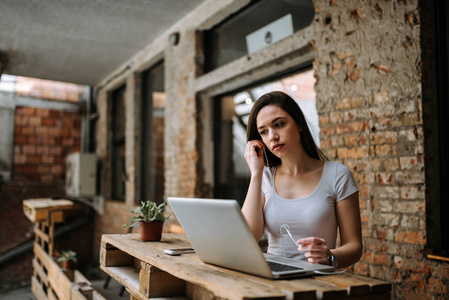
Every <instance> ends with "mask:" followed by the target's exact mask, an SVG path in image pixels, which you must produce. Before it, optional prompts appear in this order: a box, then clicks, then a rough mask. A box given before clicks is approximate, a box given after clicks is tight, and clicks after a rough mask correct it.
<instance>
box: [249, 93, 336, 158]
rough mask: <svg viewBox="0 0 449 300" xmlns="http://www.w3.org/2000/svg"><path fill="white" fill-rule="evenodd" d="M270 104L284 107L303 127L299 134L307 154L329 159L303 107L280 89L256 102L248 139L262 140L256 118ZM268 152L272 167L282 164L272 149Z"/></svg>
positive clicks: (250, 115) (252, 111) (250, 121)
mask: <svg viewBox="0 0 449 300" xmlns="http://www.w3.org/2000/svg"><path fill="white" fill-rule="evenodd" d="M268 105H276V106H277V107H279V108H281V109H283V110H284V111H285V112H286V113H288V114H289V115H290V116H291V117H292V118H293V120H294V121H295V122H296V124H297V125H298V126H299V128H301V129H302V130H301V131H300V132H299V134H300V138H301V144H302V146H303V147H304V151H305V152H306V153H307V155H309V156H310V157H312V158H315V159H319V160H323V161H324V160H328V159H327V157H326V155H324V153H323V152H322V151H321V150H320V148H318V147H317V145H316V144H315V141H314V140H313V137H312V134H311V133H310V130H309V126H308V125H307V121H306V119H305V117H304V114H303V112H302V110H301V108H300V107H299V106H298V104H297V103H296V101H295V100H293V99H292V98H291V97H290V96H289V95H287V94H285V93H283V92H279V91H274V92H270V93H267V94H264V95H262V96H261V97H260V98H259V99H257V101H256V102H255V103H254V105H253V107H252V109H251V112H250V114H249V118H248V127H247V129H246V139H247V141H251V140H262V137H261V136H260V134H259V130H257V122H256V119H257V115H258V114H259V112H260V110H261V109H262V108H264V107H265V106H268ZM265 148H267V147H265ZM266 154H267V159H268V163H269V165H270V167H271V166H278V165H280V164H281V159H280V158H279V157H277V156H276V155H274V154H273V153H271V151H266ZM266 163H267V162H265V164H266Z"/></svg>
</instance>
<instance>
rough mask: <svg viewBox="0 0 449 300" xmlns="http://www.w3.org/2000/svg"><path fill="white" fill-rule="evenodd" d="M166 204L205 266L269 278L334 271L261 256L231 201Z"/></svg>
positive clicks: (189, 200) (181, 200) (194, 200)
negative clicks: (207, 264) (210, 265)
mask: <svg viewBox="0 0 449 300" xmlns="http://www.w3.org/2000/svg"><path fill="white" fill-rule="evenodd" d="M168 203H169V204H170V206H171V207H172V209H173V211H174V213H175V215H176V217H177V218H178V220H179V222H180V224H181V226H182V228H183V229H184V231H185V233H186V235H187V238H188V239H189V241H190V243H191V244H192V247H193V248H194V249H195V252H196V253H197V255H198V257H199V258H200V259H201V260H202V261H204V262H206V263H210V264H214V265H217V266H221V267H225V268H229V269H233V270H238V271H241V272H245V273H250V274H254V275H258V276H262V277H266V278H272V279H279V278H288V277H300V276H307V275H313V274H316V271H317V272H330V271H333V270H334V269H333V267H331V266H325V265H320V264H311V263H308V262H306V261H301V260H294V259H289V258H285V257H280V256H275V255H270V254H266V253H265V254H264V253H263V252H262V251H261V249H260V247H259V244H258V243H257V241H256V239H255V237H254V235H253V234H252V232H251V230H250V229H249V227H248V224H247V223H246V220H245V219H244V217H243V215H242V213H241V211H240V205H239V204H238V203H237V201H235V200H218V199H200V198H175V197H169V198H168ZM279 265H280V266H279ZM270 266H272V267H271V268H270Z"/></svg>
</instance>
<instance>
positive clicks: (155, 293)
mask: <svg viewBox="0 0 449 300" xmlns="http://www.w3.org/2000/svg"><path fill="white" fill-rule="evenodd" d="M184 283H185V281H184V280H181V279H179V278H177V277H175V276H173V275H171V274H169V273H167V272H164V271H162V270H160V269H158V268H156V267H153V266H151V265H149V264H147V263H144V262H142V268H141V270H140V272H139V291H140V293H142V294H143V295H144V296H145V297H148V298H153V297H169V296H180V295H184V287H185V284H184ZM193 299H196V298H193Z"/></svg>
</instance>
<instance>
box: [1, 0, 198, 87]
mask: <svg viewBox="0 0 449 300" xmlns="http://www.w3.org/2000/svg"><path fill="white" fill-rule="evenodd" d="M204 1H205V0H0V53H3V54H5V55H4V56H6V57H7V58H8V60H9V62H8V63H7V67H6V70H4V73H6V74H11V75H19V76H27V77H35V78H41V79H50V80H56V81H64V82H72V83H77V84H85V85H92V86H94V85H96V84H98V83H99V82H100V81H101V80H103V79H104V78H106V76H108V75H109V74H110V73H111V72H113V71H114V70H115V69H117V68H118V67H119V66H120V65H122V64H124V63H125V62H126V61H127V60H128V59H130V58H131V57H132V56H133V55H135V54H136V53H137V52H139V51H140V50H141V49H143V48H144V47H145V46H146V45H148V44H150V43H151V42H152V41H153V40H155V39H156V38H157V37H158V36H160V35H161V34H162V33H164V32H165V31H166V30H168V29H169V28H170V27H171V26H172V25H173V24H175V23H176V22H178V21H179V20H180V19H182V18H183V17H184V16H186V15H187V14H188V13H189V12H190V11H192V10H193V9H194V8H195V7H197V6H198V5H200V4H201V3H202V2H204Z"/></svg>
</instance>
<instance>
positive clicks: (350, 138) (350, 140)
mask: <svg viewBox="0 0 449 300" xmlns="http://www.w3.org/2000/svg"><path fill="white" fill-rule="evenodd" d="M358 140H359V138H358V136H357V135H347V136H345V145H346V146H348V147H352V146H355V145H357V144H358Z"/></svg>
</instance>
